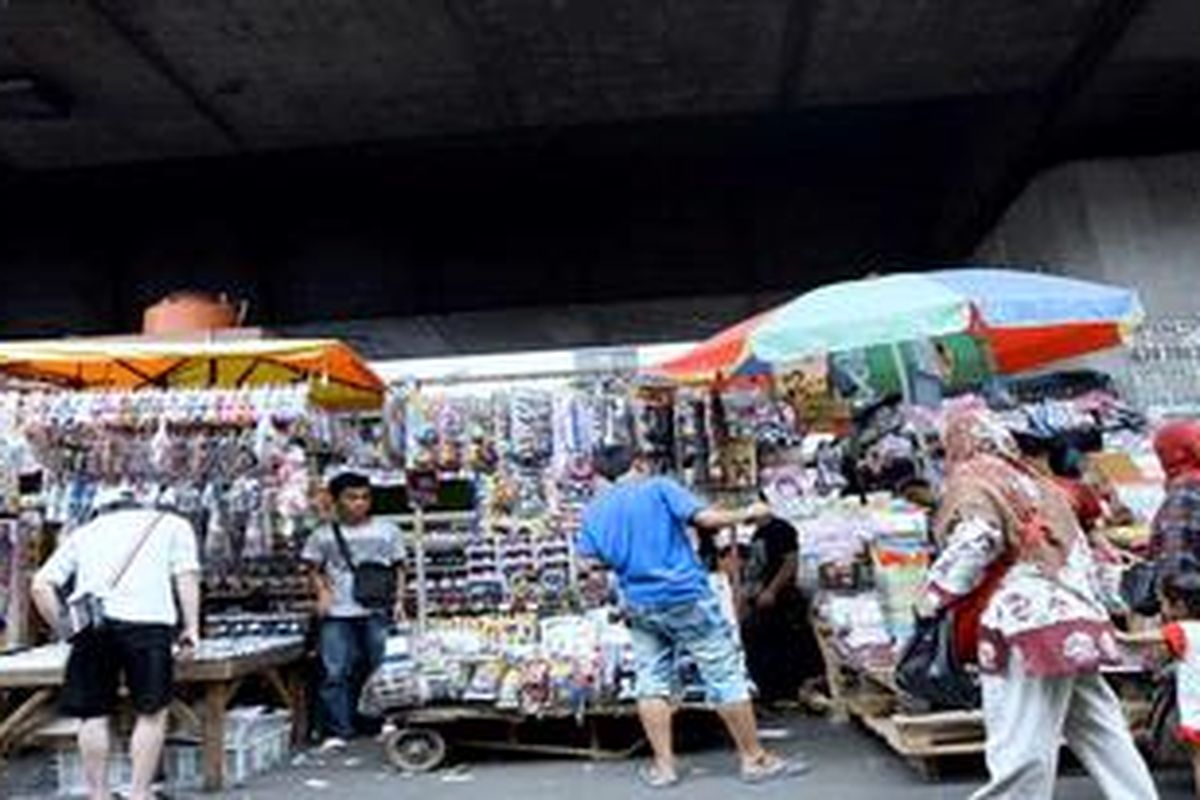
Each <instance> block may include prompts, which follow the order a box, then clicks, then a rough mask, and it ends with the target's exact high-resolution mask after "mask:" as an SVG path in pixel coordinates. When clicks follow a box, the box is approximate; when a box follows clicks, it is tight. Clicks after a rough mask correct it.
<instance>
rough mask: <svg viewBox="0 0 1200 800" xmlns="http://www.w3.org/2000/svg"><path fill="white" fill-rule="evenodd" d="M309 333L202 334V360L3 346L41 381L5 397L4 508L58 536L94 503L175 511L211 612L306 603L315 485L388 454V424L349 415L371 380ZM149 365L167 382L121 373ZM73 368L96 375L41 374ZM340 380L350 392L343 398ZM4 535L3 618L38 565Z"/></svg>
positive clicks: (348, 356)
mask: <svg viewBox="0 0 1200 800" xmlns="http://www.w3.org/2000/svg"><path fill="white" fill-rule="evenodd" d="M309 344H311V345H313V346H307V345H305V343H280V342H261V341H251V342H244V341H235V342H232V343H223V344H205V345H199V344H198V345H195V346H194V347H195V348H198V349H200V350H203V351H204V357H205V361H204V363H205V364H206V365H207V367H206V369H204V370H200V369H199V367H198V366H197V364H198V362H196V360H195V358H196V356H195V355H194V354H191V355H189V352H190V351H188V349H187V347H185V345H184V344H172V345H160V344H158V343H152V342H151V343H137V344H136V346H135V345H132V344H131V345H123V344H120V343H118V344H114V345H112V347H114V348H116V349H117V350H119V351H120V353H116V354H114V353H111V352H108V351H106V350H105V349H104V348H103V347H102V346H101V345H100V344H93V343H90V342H82V343H74V342H73V343H69V344H64V345H63V346H61V347H59V346H58V345H57V343H54V346H50V345H46V346H45V347H42V348H40V349H38V348H36V347H34V346H33V345H28V346H26V345H21V346H12V347H7V346H6V347H2V348H0V350H3V355H2V356H0V371H3V372H7V373H19V374H20V375H21V376H23V378H25V379H27V380H34V379H37V380H40V381H41V382H42V383H41V384H38V385H31V384H26V385H25V388H23V389H22V390H10V391H6V392H3V393H0V431H2V433H3V436H0V442H2V444H0V506H2V507H0V513H5V512H7V513H8V514H16V513H19V512H22V511H28V512H30V513H35V514H37V515H38V522H37V523H36V524H33V525H32V526H31V528H32V530H33V531H34V532H35V533H36V532H39V531H42V530H43V527H44V530H45V532H46V533H47V534H48V536H49V539H48V541H53V539H54V538H56V537H61V536H63V535H67V534H69V532H70V531H71V530H72V529H73V528H75V527H76V526H78V525H79V524H81V523H82V522H84V521H86V520H87V519H89V518H90V517H91V515H92V514H93V513H94V511H95V510H96V507H97V505H98V504H99V503H104V504H107V503H111V502H114V501H117V502H133V503H137V504H140V505H147V506H159V507H164V508H170V509H172V510H173V511H175V512H177V513H179V514H181V515H183V516H184V517H186V518H188V519H189V520H190V521H191V522H192V524H193V527H194V529H195V530H196V532H197V536H198V539H199V544H200V552H201V555H202V561H203V568H204V576H203V583H204V595H203V597H204V603H205V608H206V611H207V612H209V613H210V614H211V613H212V612H215V611H219V610H221V609H224V608H226V607H231V608H234V609H239V608H243V607H244V606H246V605H252V606H254V607H255V608H256V609H257V610H259V611H267V610H281V609H283V608H298V609H303V608H307V607H308V605H310V603H311V598H310V597H309V587H308V585H307V583H306V582H305V581H304V580H303V579H302V577H301V576H300V570H299V569H298V566H297V562H296V560H295V557H294V553H295V552H296V551H297V548H298V545H299V544H300V539H301V538H302V534H303V533H305V532H306V531H308V530H310V529H311V528H312V527H313V526H314V525H315V523H316V521H317V514H318V509H317V508H316V507H315V506H314V502H313V500H314V497H315V494H314V492H313V488H314V485H315V481H316V480H317V479H318V478H319V477H320V476H321V474H322V471H323V470H324V469H325V468H326V467H327V466H328V465H329V464H332V463H355V464H366V465H370V466H374V467H377V468H381V469H382V468H386V467H387V465H388V462H389V461H390V459H389V452H390V445H389V443H388V442H387V441H386V440H385V439H384V436H385V434H386V433H387V429H386V427H385V426H384V425H383V424H382V422H381V421H380V420H379V418H378V416H376V417H375V418H374V421H371V420H366V419H364V418H363V417H361V416H359V415H358V413H357V412H359V411H361V410H362V409H364V408H365V407H366V403H365V399H364V398H366V396H367V395H368V394H369V393H370V392H372V391H375V390H374V389H372V388H371V387H373V386H376V385H378V379H376V378H374V377H373V376H372V375H371V374H370V372H369V370H367V369H366V367H365V365H363V364H362V363H361V362H360V361H358V360H357V357H356V356H354V355H353V353H352V351H349V350H348V349H345V348H344V347H342V346H335V345H334V344H321V346H320V347H317V346H316V345H315V344H314V343H309ZM18 355H20V356H22V358H21V359H18V358H17V356H18ZM126 359H128V360H126ZM310 368H311V369H313V370H317V371H321V370H324V372H323V373H322V374H326V373H327V375H328V382H326V383H324V384H323V385H324V386H325V389H324V390H318V387H317V386H316V385H315V384H314V383H313V381H312V380H309V379H308V378H306V376H309V377H312V376H311V375H310V374H309V373H308V372H307V370H309V369H310ZM72 369H74V372H73V373H72ZM148 370H149V371H153V370H160V371H161V370H167V371H169V379H168V378H164V379H163V380H162V381H157V382H152V383H154V385H140V384H139V385H136V386H135V385H133V383H132V382H131V381H124V380H117V378H119V377H120V376H121V375H124V376H125V377H131V376H132V375H134V374H135V373H136V374H143V375H149V374H150V372H148ZM68 373H71V374H73V375H75V377H76V378H77V379H78V382H79V383H80V385H81V386H83V387H88V386H89V385H90V384H94V386H93V387H92V388H86V390H81V391H71V390H64V389H62V388H51V387H49V386H47V385H46V383H47V382H50V383H54V382H56V381H57V380H58V379H59V378H62V377H64V376H66V375H67V374H68ZM163 374H164V375H166V374H167V373H166V372H164V373H163ZM359 378H361V379H362V380H359ZM272 380H275V381H277V382H274V383H272V382H271V381H272ZM325 380H326V379H325V378H320V379H319V380H317V383H322V381H325ZM335 381H345V383H343V384H339V385H342V386H343V387H346V386H349V385H350V384H354V385H355V386H357V387H358V389H360V390H361V391H358V390H354V391H350V390H347V391H348V393H341V394H338V393H337V392H336V391H335V390H334V389H333V388H332V387H333V385H334V382H335ZM124 383H130V386H129V388H98V387H103V386H106V385H124ZM375 397H377V398H381V397H382V395H381V393H377V394H375ZM19 531H20V528H18V533H19ZM0 539H3V542H4V543H3V544H2V545H0V576H3V580H2V584H3V585H0V616H4V617H6V618H7V619H6V621H7V622H8V623H9V624H8V627H9V628H10V629H11V628H12V627H13V625H12V617H13V612H12V609H13V607H14V603H13V602H12V597H13V596H14V595H16V594H17V593H18V592H19V591H23V590H24V588H25V587H26V585H27V583H28V579H29V568H28V567H31V566H36V564H31V565H23V564H21V563H20V559H19V558H15V557H14V556H13V555H12V554H13V553H14V552H15V551H16V550H17V549H19V548H14V542H15V541H16V540H14V539H13V538H12V536H10V535H9V534H8V533H7V532H5V535H4V536H3V537H0Z"/></svg>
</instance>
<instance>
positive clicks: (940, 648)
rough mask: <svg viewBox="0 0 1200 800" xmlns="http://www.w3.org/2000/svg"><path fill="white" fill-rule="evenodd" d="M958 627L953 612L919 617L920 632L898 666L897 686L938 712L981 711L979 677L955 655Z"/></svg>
mask: <svg viewBox="0 0 1200 800" xmlns="http://www.w3.org/2000/svg"><path fill="white" fill-rule="evenodd" d="M954 627H955V626H954V614H953V611H952V610H950V609H943V610H942V611H941V612H940V613H939V614H937V615H936V616H933V617H928V618H918V619H917V629H916V633H915V634H914V635H913V637H912V639H910V640H909V642H908V644H907V645H905V647H904V651H903V652H902V653H901V654H900V660H899V662H898V663H897V664H896V685H897V686H899V687H900V689H901V690H902V691H904V692H905V693H906V694H909V695H912V696H913V697H917V698H919V699H921V700H924V701H925V702H927V703H929V705H930V706H932V707H933V709H934V710H942V711H949V710H955V709H972V708H978V707H979V705H980V702H981V695H980V691H979V685H978V683H977V682H976V681H975V677H974V676H973V675H972V674H971V673H969V672H968V671H967V670H966V669H965V667H964V665H963V664H962V662H960V661H959V659H958V655H957V653H956V652H955V651H956V648H955V644H954Z"/></svg>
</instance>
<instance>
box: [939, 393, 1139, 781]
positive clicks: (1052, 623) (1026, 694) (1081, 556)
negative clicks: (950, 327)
mask: <svg viewBox="0 0 1200 800" xmlns="http://www.w3.org/2000/svg"><path fill="white" fill-rule="evenodd" d="M944 441H945V445H946V462H947V482H946V491H945V496H944V500H943V505H942V509H941V511H940V513H939V516H938V520H937V524H936V535H937V537H938V538H939V541H940V544H941V545H942V546H943V549H942V553H941V555H940V557H939V558H938V560H937V562H936V563H935V564H934V566H933V567H932V569H931V570H930V577H929V581H928V584H927V586H926V589H925V596H924V601H923V605H924V610H925V612H926V613H934V612H936V611H937V610H939V609H941V608H944V607H946V606H949V605H951V604H954V603H955V602H956V601H958V600H961V599H963V598H967V597H968V596H973V597H974V599H976V600H980V599H983V598H980V596H979V595H978V594H973V593H975V592H977V591H990V592H991V596H990V598H986V600H985V605H984V607H983V610H982V615H981V617H980V619H979V634H978V664H979V670H980V673H981V676H982V685H983V706H984V708H983V710H984V724H985V727H986V729H987V763H988V771H989V772H990V774H991V781H990V782H989V783H988V785H987V786H986V787H984V788H983V789H981V790H980V791H979V792H977V793H976V794H975V795H974V797H975V800H986V799H988V798H1022V800H1026V799H1027V798H1029V799H1032V798H1046V800H1049V798H1051V796H1052V795H1053V791H1054V782H1055V777H1056V773H1057V769H1058V755H1059V745H1060V742H1061V741H1062V740H1063V739H1064V738H1065V740H1066V742H1067V744H1068V746H1070V747H1071V749H1072V750H1073V751H1074V752H1075V754H1076V755H1077V756H1078V757H1079V759H1080V760H1081V761H1082V762H1083V764H1084V765H1085V766H1086V767H1087V769H1088V771H1089V772H1090V773H1091V774H1092V776H1093V777H1094V778H1095V779H1096V781H1097V782H1098V783H1099V784H1100V787H1101V789H1102V791H1103V792H1104V795H1105V796H1106V797H1108V798H1110V799H1115V798H1122V799H1124V798H1130V800H1132V799H1133V798H1137V799H1138V800H1149V799H1150V798H1155V797H1157V792H1156V790H1155V788H1154V782H1153V780H1152V779H1151V777H1150V773H1149V771H1148V770H1147V768H1146V765H1145V762H1144V761H1143V760H1142V758H1141V756H1140V755H1139V754H1138V752H1137V750H1136V748H1135V747H1134V744H1133V738H1132V736H1131V735H1130V732H1129V728H1128V725H1127V723H1126V720H1125V717H1124V715H1123V714H1122V711H1121V706H1120V703H1119V702H1118V700H1117V697H1116V695H1115V694H1114V693H1113V691H1112V689H1111V688H1110V687H1109V686H1108V684H1107V683H1106V682H1105V681H1104V679H1103V678H1102V677H1101V675H1100V667H1101V666H1102V665H1104V664H1106V663H1113V662H1116V661H1117V660H1118V659H1119V653H1118V650H1117V645H1116V640H1115V636H1114V630H1113V627H1112V624H1111V622H1110V620H1109V611H1108V608H1107V607H1106V606H1110V607H1113V608H1114V610H1115V609H1117V608H1119V603H1120V601H1119V595H1118V592H1116V591H1115V588H1116V585H1117V584H1118V583H1119V579H1117V571H1116V568H1115V565H1109V564H1102V563H1099V562H1098V561H1097V560H1096V559H1095V558H1094V557H1093V555H1092V551H1091V549H1090V548H1089V546H1088V543H1087V540H1086V538H1085V536H1084V534H1083V532H1082V531H1081V530H1080V528H1079V524H1078V522H1077V521H1076V519H1075V515H1074V513H1073V512H1072V510H1071V507H1070V505H1069V503H1068V502H1067V498H1066V497H1065V496H1064V495H1063V494H1062V492H1061V491H1060V490H1059V489H1058V488H1057V487H1055V486H1054V484H1053V483H1051V482H1050V481H1048V480H1047V479H1045V478H1043V477H1041V476H1040V475H1039V474H1038V473H1037V472H1036V471H1034V470H1033V469H1032V468H1030V467H1028V466H1026V465H1025V464H1024V463H1023V462H1022V461H1021V459H1020V453H1019V451H1018V449H1017V446H1016V442H1015V441H1014V440H1013V438H1012V436H1011V435H1010V434H1009V433H1008V432H1007V431H1006V430H1005V429H1004V428H1003V426H1002V425H1001V424H1000V423H999V421H998V420H997V419H996V418H995V417H994V416H993V415H991V414H990V413H989V412H987V411H986V410H982V409H960V410H956V411H954V412H951V414H950V416H949V418H948V419H947V423H946V431H945V436H944ZM981 586H984V587H987V586H991V587H994V588H992V589H986V588H983V589H981Z"/></svg>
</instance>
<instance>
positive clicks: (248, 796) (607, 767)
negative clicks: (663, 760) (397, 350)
mask: <svg viewBox="0 0 1200 800" xmlns="http://www.w3.org/2000/svg"><path fill="white" fill-rule="evenodd" d="M772 726H773V727H775V728H777V729H778V730H779V731H780V732H782V731H785V730H786V732H787V735H786V738H783V739H780V740H778V741H774V742H772V746H773V747H776V748H777V749H778V750H780V751H782V752H785V753H788V754H802V755H803V756H804V757H805V758H806V759H807V760H808V761H810V762H811V763H812V765H813V769H812V772H811V773H809V774H808V775H807V776H804V777H800V778H795V779H791V780H788V781H783V782H779V783H775V784H771V785H767V786H758V787H747V786H744V785H743V784H741V783H740V782H738V781H737V779H736V777H735V775H734V772H733V762H732V759H731V758H730V756H729V754H728V753H727V752H726V751H724V750H723V749H722V748H720V747H705V748H703V749H700V750H698V751H696V752H692V753H689V754H687V755H686V763H687V764H688V766H689V768H690V771H691V774H690V776H689V778H688V779H687V780H686V781H685V782H684V783H683V784H682V785H681V786H680V787H678V788H675V789H670V790H666V791H657V792H656V791H651V790H648V789H644V788H642V787H641V786H640V785H638V784H637V782H636V781H635V778H634V763H633V762H619V763H599V764H592V763H586V762H580V761H573V760H546V759H537V760H531V759H516V760H514V759H512V758H508V757H501V756H487V755H484V754H461V755H460V756H459V758H458V763H457V764H456V765H455V766H452V767H450V768H448V769H445V770H443V771H441V772H438V773H434V774H431V775H425V776H419V777H405V776H402V775H398V774H397V773H395V772H394V771H392V770H390V769H388V768H387V767H386V766H385V764H384V761H383V757H382V751H381V749H380V747H379V746H378V745H374V744H372V743H362V744H359V745H356V747H355V748H354V749H352V750H351V751H350V752H349V753H347V754H346V755H343V756H340V757H337V758H333V759H326V758H323V757H319V756H316V755H313V754H311V753H309V754H304V755H302V756H299V757H297V758H296V760H295V762H294V764H293V765H292V766H291V767H289V768H286V769H281V770H278V771H276V772H273V773H271V774H268V775H264V776H261V777H259V778H257V779H255V780H253V781H252V782H251V783H250V784H249V785H247V786H245V787H242V788H239V789H234V790H230V791H228V792H225V793H224V794H223V795H222V796H223V797H229V798H233V799H234V800H351V798H353V800H374V799H375V798H378V799H379V800H385V799H386V800H394V799H395V798H396V797H420V798H421V800H464V799H465V798H472V800H473V799H474V798H492V799H493V800H501V799H502V798H505V799H507V798H520V800H563V798H566V797H569V798H570V800H627V799H628V798H641V797H647V798H648V797H651V796H661V797H663V798H671V797H678V798H687V800H726V798H728V797H729V795H730V794H731V793H738V794H745V795H748V796H755V797H761V798H764V799H765V798H772V797H775V798H788V800H796V798H804V797H809V798H820V799H821V800H878V798H887V799H888V800H908V799H909V798H913V799H914V800H915V798H923V799H927V800H942V799H943V798H945V799H946V800H949V799H950V798H955V800H958V799H959V798H966V797H967V796H968V795H969V794H970V793H971V791H972V790H973V789H975V788H976V787H978V786H979V784H980V782H981V780H982V776H983V773H982V767H981V765H980V764H978V763H968V764H965V765H958V766H957V767H955V768H954V769H953V770H952V771H950V772H949V773H948V774H946V775H944V776H943V777H942V778H941V779H940V780H938V781H932V782H931V781H927V780H925V779H924V778H922V777H921V776H920V775H919V774H918V773H917V772H916V771H915V770H914V769H913V768H912V767H911V766H909V765H908V764H906V763H905V762H904V761H903V760H901V759H898V758H897V757H896V756H895V755H894V754H892V752H891V751H890V750H888V749H887V748H886V747H885V746H883V745H882V744H881V743H879V742H878V741H877V740H876V739H874V738H873V737H871V736H870V735H868V734H866V733H864V732H862V731H860V730H858V729H857V728H854V727H852V726H847V727H840V726H833V725H830V724H829V723H827V722H825V721H823V720H814V719H806V718H796V719H786V720H782V721H774V722H773V723H772ZM47 772H48V771H47V770H45V769H44V767H43V768H41V769H39V768H38V765H37V764H35V763H32V762H30V761H26V762H25V763H24V764H23V765H18V767H17V768H16V769H15V770H14V771H11V772H10V773H9V774H8V775H6V776H5V781H6V782H8V783H10V785H9V786H8V787H7V789H5V788H3V787H0V797H6V798H14V800H16V798H21V799H22V800H32V798H44V797H49V796H51V794H50V793H51V792H52V785H50V786H47V785H46V777H47ZM1159 779H1160V786H1161V789H1162V796H1163V798H1164V800H1182V799H1183V798H1191V797H1192V794H1191V778H1190V774H1189V773H1187V772H1180V771H1170V772H1166V773H1163V774H1161V775H1159ZM38 784H40V785H38ZM1099 796H1100V793H1099V789H1098V788H1097V787H1096V785H1095V784H1094V783H1093V782H1092V781H1091V780H1090V779H1089V778H1087V777H1086V776H1085V775H1083V774H1081V773H1079V772H1078V771H1075V770H1068V771H1066V773H1065V774H1064V776H1063V777H1062V778H1061V779H1060V781H1059V787H1058V792H1057V794H1056V800H1085V798H1087V799H1088V800H1091V799H1092V798H1098V797H1099Z"/></svg>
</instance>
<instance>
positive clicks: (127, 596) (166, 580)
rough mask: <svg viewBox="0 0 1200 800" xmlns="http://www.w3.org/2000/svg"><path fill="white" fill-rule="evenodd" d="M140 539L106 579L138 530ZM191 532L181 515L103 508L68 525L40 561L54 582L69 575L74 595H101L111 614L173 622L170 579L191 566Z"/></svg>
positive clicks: (133, 619)
mask: <svg viewBox="0 0 1200 800" xmlns="http://www.w3.org/2000/svg"><path fill="white" fill-rule="evenodd" d="M150 526H153V530H152V531H150V533H149V536H148V538H147V539H146V542H145V544H144V545H143V546H142V548H141V549H140V550H139V551H138V553H137V555H136V556H135V557H134V559H133V561H132V562H130V565H129V569H128V570H127V571H126V573H125V575H124V576H123V577H122V578H121V581H120V583H119V584H117V586H116V587H114V588H111V589H110V587H109V584H110V583H111V582H112V580H113V578H114V577H116V575H117V573H118V572H119V571H120V570H121V567H122V566H123V565H124V564H125V561H126V559H127V558H128V557H129V555H130V553H131V552H132V551H133V549H134V548H135V547H137V544H138V542H139V541H140V540H141V538H142V536H143V534H145V533H146V532H147V530H149V529H150ZM198 569H199V563H198V559H197V552H196V540H195V533H194V532H193V530H192V526H191V524H190V523H189V522H188V521H187V520H185V519H184V518H182V517H180V516H178V515H176V514H171V513H166V512H160V511H155V510H151V509H128V510H121V511H113V512H109V513H107V514H103V515H101V516H99V517H97V518H96V519H94V520H92V521H91V522H89V523H87V524H86V525H83V526H82V527H80V528H78V529H76V530H75V531H73V532H72V533H71V534H70V535H69V536H68V538H67V539H66V541H64V542H63V543H62V545H60V547H59V549H58V550H57V551H56V552H55V554H54V555H53V556H52V557H51V559H50V560H49V561H48V562H47V563H46V565H45V566H44V567H43V572H44V574H45V575H46V576H47V577H49V579H50V580H51V582H52V583H54V584H55V585H63V584H65V583H66V582H67V580H68V579H69V578H70V577H71V576H74V578H75V593H76V595H78V594H82V593H85V592H93V593H95V594H98V595H101V596H103V597H105V612H106V613H107V614H108V615H109V616H110V617H112V618H113V619H115V620H119V621H122V622H139V623H153V624H164V625H174V624H175V622H176V620H177V614H176V609H175V602H174V597H173V595H172V588H171V579H172V577H174V576H175V575H178V574H179V573H181V572H188V571H197V570H198Z"/></svg>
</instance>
